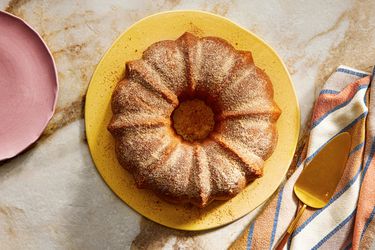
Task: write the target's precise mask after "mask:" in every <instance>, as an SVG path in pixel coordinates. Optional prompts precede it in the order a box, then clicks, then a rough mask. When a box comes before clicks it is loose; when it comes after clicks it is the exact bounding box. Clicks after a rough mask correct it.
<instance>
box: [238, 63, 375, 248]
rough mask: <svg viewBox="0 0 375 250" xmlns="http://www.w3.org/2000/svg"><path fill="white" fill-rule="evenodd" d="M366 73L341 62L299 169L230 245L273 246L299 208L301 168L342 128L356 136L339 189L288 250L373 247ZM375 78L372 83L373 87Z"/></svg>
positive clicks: (374, 174)
mask: <svg viewBox="0 0 375 250" xmlns="http://www.w3.org/2000/svg"><path fill="white" fill-rule="evenodd" d="M370 82H371V76H370V75H369V74H368V73H365V72H362V71H358V70H354V69H352V68H349V67H345V66H340V67H339V68H338V69H337V70H336V72H335V73H333V74H332V75H331V77H330V78H329V79H328V80H327V82H326V84H325V85H324V88H323V90H322V91H321V92H320V94H319V97H318V99H317V101H316V103H315V107H314V110H313V116H312V120H311V129H310V135H309V141H308V143H307V144H306V145H305V148H304V150H303V152H302V154H301V155H300V160H299V162H298V163H297V166H296V168H295V172H294V173H293V174H292V175H291V177H290V178H289V179H288V180H287V181H286V182H285V183H284V184H283V185H281V186H280V188H279V189H278V191H277V193H276V194H275V195H274V196H273V198H272V199H271V200H270V202H269V203H268V205H267V206H266V207H265V209H264V210H263V211H262V213H261V214H260V215H259V216H258V217H257V218H256V219H255V220H254V221H253V222H252V223H251V224H250V226H249V227H248V228H247V230H245V232H244V233H243V234H242V235H241V236H240V237H239V238H238V239H237V240H236V241H235V242H234V243H233V245H232V246H231V248H232V249H262V250H263V249H272V248H274V247H275V245H276V243H277V242H278V240H279V239H280V238H281V236H282V235H283V233H284V232H285V231H286V229H287V227H288V225H289V223H290V222H291V221H292V220H293V218H294V216H295V214H296V211H297V207H298V206H300V204H299V202H298V200H297V198H296V197H295V195H294V194H293V186H294V183H295V182H296V180H297V178H298V176H299V175H300V173H301V171H302V169H303V166H304V165H305V164H306V163H308V162H309V161H311V159H312V158H313V157H314V156H315V155H316V154H317V152H319V150H321V149H322V148H323V146H324V145H325V144H326V143H327V142H328V141H329V140H330V139H332V138H333V137H334V136H335V135H337V134H339V133H340V132H343V131H347V132H349V133H350V134H351V136H352V145H351V151H350V155H349V159H348V161H347V164H346V168H345V171H344V174H343V177H342V179H341V180H340V183H339V184H338V187H337V190H336V192H335V194H334V196H333V197H332V199H331V200H330V201H329V203H328V205H327V206H325V207H324V208H322V209H319V210H315V209H310V208H307V209H306V211H305V213H304V215H303V217H302V218H301V219H300V221H299V224H298V227H297V229H296V230H295V232H294V233H293V234H292V236H291V237H290V238H289V241H288V244H287V245H286V246H285V248H284V249H369V248H372V247H374V243H375V242H374V238H375V220H373V218H374V215H375V161H374V160H373V158H374V153H375V90H374V88H375V86H372V87H370ZM374 84H375V81H373V82H372V85H374Z"/></svg>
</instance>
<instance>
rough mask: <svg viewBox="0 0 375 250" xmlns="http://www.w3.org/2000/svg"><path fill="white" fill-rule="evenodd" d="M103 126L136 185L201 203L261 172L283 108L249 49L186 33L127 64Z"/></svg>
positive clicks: (234, 191)
mask: <svg viewBox="0 0 375 250" xmlns="http://www.w3.org/2000/svg"><path fill="white" fill-rule="evenodd" d="M112 112H113V117H112V119H111V121H110V124H109V125H108V130H109V131H110V132H111V133H112V135H113V137H114V138H115V144H116V154H117V158H118V161H119V163H120V164H121V165H122V166H123V167H124V168H125V169H127V170H128V171H129V172H131V173H132V174H133V176H134V179H135V182H136V185H137V187H139V188H147V189H151V190H153V191H154V192H156V194H158V195H159V196H160V197H162V198H164V199H166V200H167V201H170V202H173V203H192V204H194V205H196V206H199V207H204V206H206V205H207V204H208V203H210V202H211V201H213V200H227V199H230V198H231V197H233V196H235V195H236V194H238V193H239V192H240V191H241V190H242V189H243V188H244V187H245V186H246V185H247V184H248V183H249V182H251V181H253V180H254V179H256V178H258V177H260V176H262V168H263V165H264V161H265V160H266V159H267V158H268V157H269V156H270V155H271V153H272V152H273V150H274V147H275V145H276V143H277V130H276V121H277V119H278V117H279V115H280V109H279V108H278V106H277V105H276V104H275V102H274V100H273V88H272V84H271V81H270V79H269V78H268V76H267V75H266V74H265V72H264V71H263V70H261V69H259V68H258V67H256V66H255V65H254V62H253V59H252V56H251V53H250V52H247V51H238V50H235V49H234V47H233V46H231V45H230V44H229V43H228V42H227V41H225V40H223V39H221V38H217V37H202V38H199V37H196V36H194V35H192V34H190V33H185V34H183V35H182V36H181V37H179V38H178V39H177V40H175V41H170V40H166V41H160V42H157V43H154V44H152V45H151V46H150V47H148V48H147V49H146V50H145V51H144V52H143V56H142V58H141V59H139V60H135V61H130V62H127V64H126V74H125V79H123V80H122V81H120V82H119V83H118V84H117V86H116V88H115V90H114V92H113V95H112Z"/></svg>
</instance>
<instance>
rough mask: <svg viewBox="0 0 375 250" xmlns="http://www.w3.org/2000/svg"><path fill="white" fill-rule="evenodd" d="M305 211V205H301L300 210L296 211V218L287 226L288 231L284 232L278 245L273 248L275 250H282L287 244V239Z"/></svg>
mask: <svg viewBox="0 0 375 250" xmlns="http://www.w3.org/2000/svg"><path fill="white" fill-rule="evenodd" d="M305 209H306V204H303V206H302V207H301V209H300V210H299V211H298V213H297V215H296V218H294V220H293V221H292V222H291V223H290V224H289V227H288V229H287V230H286V232H285V234H284V235H283V237H282V238H281V240H280V241H279V243H278V245H277V246H276V247H275V250H282V249H283V248H284V246H285V244H286V243H287V242H288V239H289V237H290V236H291V235H292V233H293V232H294V230H295V229H296V228H297V223H298V221H299V219H300V218H301V216H302V214H303V212H304V211H305Z"/></svg>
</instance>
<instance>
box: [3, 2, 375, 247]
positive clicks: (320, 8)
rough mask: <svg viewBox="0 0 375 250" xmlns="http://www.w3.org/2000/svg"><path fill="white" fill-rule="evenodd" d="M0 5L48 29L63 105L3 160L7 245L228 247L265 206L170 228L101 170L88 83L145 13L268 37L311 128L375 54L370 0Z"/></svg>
mask: <svg viewBox="0 0 375 250" xmlns="http://www.w3.org/2000/svg"><path fill="white" fill-rule="evenodd" d="M0 9H1V10H5V11H8V12H10V13H13V14H15V15H17V16H19V17H21V18H23V19H24V20H26V21H27V22H28V23H29V24H31V25H32V26H33V27H34V28H35V29H36V30H37V31H38V32H39V33H40V34H41V36H42V37H43V38H44V40H45V41H46V43H47V45H48V46H49V48H50V50H51V52H52V54H53V57H54V59H55V61H56V65H57V70H58V76H59V83H60V92H59V98H58V103H57V108H56V114H55V115H54V117H53V119H52V120H51V122H50V123H49V125H48V127H47V129H46V130H45V132H44V135H43V137H42V138H41V139H40V140H39V141H38V142H37V143H36V144H34V145H33V146H32V147H30V148H29V149H28V150H27V151H26V152H24V153H22V154H21V155H19V156H18V157H15V158H14V159H11V160H8V161H6V162H0V248H1V249H106V248H108V249H124V248H125V249H128V248H132V249H160V248H164V249H225V248H227V246H229V245H230V244H231V242H232V241H233V240H234V239H235V238H236V237H237V236H238V235H239V234H240V233H241V231H242V230H243V229H244V228H245V227H246V226H247V225H248V223H249V222H250V221H251V220H252V219H253V218H254V217H255V216H256V214H257V213H258V212H259V211H260V210H261V208H259V209H257V210H256V211H254V212H253V213H250V214H249V215H247V216H245V217H243V218H242V219H240V220H238V221H236V222H234V223H232V224H230V225H227V226H225V227H222V228H220V229H216V230H209V231H203V232H182V231H177V230H172V229H168V228H165V227H163V226H160V225H158V224H156V223H154V222H151V221H149V220H147V219H144V218H142V217H141V216H140V215H138V214H137V213H136V212H134V211H133V210H131V209H130V208H129V207H127V206H126V205H125V204H124V203H123V202H121V201H120V200H119V199H118V198H117V197H116V196H115V195H114V194H113V193H112V192H111V191H110V190H109V189H108V187H107V186H106V185H105V183H104V182H103V181H102V180H101V178H100V176H99V175H98V173H97V172H96V170H95V167H94V165H93V163H92V161H91V157H90V155H89V152H88V148H87V143H86V141H85V134H84V127H83V107H84V99H85V93H86V89H87V86H88V84H89V81H90V78H91V75H92V73H93V71H94V69H95V66H96V65H97V63H98V62H99V60H100V58H101V57H102V55H103V54H104V52H105V51H106V50H107V49H108V48H109V47H110V45H111V43H112V42H113V40H114V39H115V38H116V37H117V36H118V35H119V34H121V33H122V32H123V31H124V30H125V29H126V28H127V27H129V26H130V25H131V24H133V23H134V22H136V21H137V20H139V19H141V18H143V17H145V16H147V15H150V14H153V13H157V12H160V11H165V10H174V9H200V10H205V11H210V12H213V13H216V14H219V15H223V16H226V17H228V18H230V19H232V20H233V21H235V22H237V23H238V24H240V25H241V26H243V27H245V28H247V29H249V30H251V31H253V32H254V33H256V34H257V35H259V36H260V37H262V38H263V39H264V40H266V41H267V42H268V43H269V44H270V45H271V46H272V47H273V48H274V49H275V50H276V51H277V52H278V53H279V55H280V56H281V58H282V59H283V60H284V62H285V63H286V66H287V68H288V70H289V72H290V73H291V76H292V79H293V82H294V85H295V88H296V92H297V96H298V99H299V102H300V107H301V115H302V129H303V130H306V128H308V126H307V125H308V119H309V117H310V114H311V109H312V106H313V103H314V100H315V97H316V95H317V94H318V92H319V90H320V88H321V86H322V84H323V83H324V80H325V79H326V78H327V77H328V76H329V75H330V74H331V73H332V71H333V70H334V69H335V68H336V67H337V66H338V65H340V64H346V65H348V66H352V67H356V68H358V69H361V70H365V71H369V70H370V67H371V66H372V65H374V64H375V43H374V41H375V15H374V13H375V2H374V1H372V0H363V1H359V0H358V1H355V0H342V1H339V0H335V1H324V0H317V1H296V0H270V1H261V0H252V1H247V0H231V1H229V0H221V1H214V0H206V1H187V0H181V1H179V0H157V1H146V0H141V1H137V0H128V1H118V0H109V1H104V0H94V1H89V0H83V1H78V0H76V1H73V0H64V1H58V0H43V1H38V0H12V1H8V0H0ZM301 134H307V132H304V133H301ZM303 140H304V137H302V138H301V143H300V144H303V143H302V142H303Z"/></svg>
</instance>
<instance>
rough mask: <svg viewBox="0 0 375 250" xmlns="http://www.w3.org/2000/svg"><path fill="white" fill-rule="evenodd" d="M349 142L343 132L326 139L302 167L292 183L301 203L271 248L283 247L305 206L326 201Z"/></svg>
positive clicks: (348, 136) (312, 205) (321, 204)
mask: <svg viewBox="0 0 375 250" xmlns="http://www.w3.org/2000/svg"><path fill="white" fill-rule="evenodd" d="M350 144H351V137H350V134H349V133H347V132H344V133H341V134H339V135H337V136H336V137H334V138H333V139H332V140H331V141H329V142H328V143H327V145H326V146H325V147H324V148H323V149H322V150H321V151H320V152H319V153H318V154H317V155H316V156H315V157H314V158H313V159H312V161H311V162H310V163H309V164H308V165H307V166H305V167H304V169H303V171H302V173H301V175H300V176H299V177H298V179H297V182H296V184H294V193H295V194H296V195H297V197H298V198H299V199H300V201H301V202H302V203H303V206H302V207H301V208H300V209H299V211H298V213H297V215H296V217H295V219H294V220H293V221H292V222H291V223H290V225H289V227H288V229H287V232H286V233H285V234H284V236H283V238H282V239H281V240H280V241H279V245H278V246H277V247H276V248H275V249H276V250H281V249H283V248H284V246H285V244H286V242H287V241H288V239H289V237H290V235H291V234H292V233H293V231H294V230H295V229H296V227H297V223H298V220H299V219H300V218H301V216H302V214H303V212H304V211H305V209H306V207H307V206H309V207H312V208H318V209H319V208H322V207H324V206H325V205H327V203H328V202H329V200H330V199H331V197H332V195H333V193H334V191H335V189H336V187H337V184H338V183H339V181H340V179H341V176H342V174H343V172H344V168H345V164H346V161H347V159H348V155H349V150H350Z"/></svg>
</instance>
